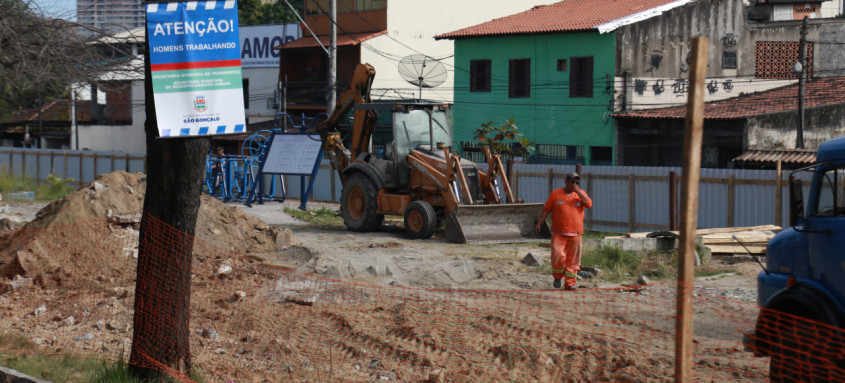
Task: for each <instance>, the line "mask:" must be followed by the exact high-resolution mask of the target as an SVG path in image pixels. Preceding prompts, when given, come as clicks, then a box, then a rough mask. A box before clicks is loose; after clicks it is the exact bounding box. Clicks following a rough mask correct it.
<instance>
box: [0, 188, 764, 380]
mask: <svg viewBox="0 0 845 383" xmlns="http://www.w3.org/2000/svg"><path fill="white" fill-rule="evenodd" d="M98 182H99V184H100V185H99V186H97V185H95V184H96V183H98ZM143 183H144V181H143V177H142V176H141V175H139V174H126V173H122V172H118V173H113V174H111V175H107V176H106V177H104V178H103V177H101V179H99V180H98V181H95V182H94V183H92V184H91V185H89V186H86V187H84V188H82V189H80V190H79V191H77V192H75V193H73V194H71V195H69V196H68V197H66V198H65V199H64V201H58V202H56V203H52V204H49V205H47V204H44V203H29V202H13V201H3V203H2V205H0V225H1V226H3V227H0V229H7V230H8V229H20V228H27V229H41V228H48V227H51V226H54V225H61V224H63V225H69V224H73V222H74V221H80V222H81V221H90V220H93V219H100V218H104V216H106V215H111V214H129V213H138V212H140V211H141V209H142V206H143V205H142V201H143V193H144V189H145V187H144V185H143ZM127 186H129V187H127ZM597 203H600V201H599V202H597ZM202 205H203V207H202V208H201V211H200V214H199V216H198V222H197V232H196V237H197V238H199V239H200V240H203V241H207V242H210V243H212V244H213V245H214V246H217V247H219V248H221V249H224V250H226V251H230V252H231V253H232V254H233V256H243V257H246V258H248V259H250V260H254V261H258V262H261V263H266V264H271V265H276V266H282V267H284V268H289V269H292V270H295V271H297V272H298V273H302V274H313V275H316V276H317V277H320V278H328V279H331V280H337V281H339V282H352V283H354V284H355V285H359V286H360V285H374V286H386V287H413V288H431V289H439V290H443V289H445V290H468V291H517V290H551V289H552V288H551V282H552V278H551V276H550V275H548V274H547V273H546V272H541V271H539V270H541V269H540V268H538V267H536V266H527V265H525V264H523V263H522V262H521V260H522V259H523V258H524V257H525V256H526V255H527V254H528V253H533V254H535V255H537V256H538V257H539V258H540V259H542V260H545V261H546V262H548V258H549V248H548V247H544V246H542V245H541V244H539V243H528V244H478V245H461V244H451V243H448V242H447V241H446V240H445V238H444V237H443V235H442V231H440V232H438V233H436V234H435V237H434V238H432V239H429V240H409V239H406V237H405V236H404V234H403V231H402V228H401V225H400V224H399V223H396V222H389V223H388V224H387V225H386V226H385V227H384V230H381V231H379V232H373V233H355V232H351V231H348V230H346V229H345V228H344V227H342V226H331V227H320V226H315V225H312V224H309V223H307V222H303V221H299V220H297V219H295V218H293V217H291V216H290V215H288V214H286V213H285V212H284V211H283V210H284V208H285V207H289V208H293V209H296V208H297V207H298V206H299V205H300V201H299V200H288V201H285V202H277V201H272V200H270V201H265V203H264V204H257V203H254V204H253V205H252V207H247V206H245V205H244V204H243V203H242V202H229V203H225V204H224V203H222V202H220V201H218V200H215V199H213V198H210V197H208V196H203V204H202ZM321 207H326V208H329V209H332V210H336V209H338V207H339V206H338V205H337V204H332V203H320V202H310V203H308V208H309V209H319V208H321ZM24 225H26V226H24ZM264 233H268V235H272V237H273V238H274V240H272V241H266V240H263V239H261V238H258V236H259V235H264ZM266 243H271V244H273V245H272V246H269V247H268V246H265V245H262V244H266ZM5 262H7V263H8V262H9V261H8V260H5ZM50 262H51V263H61V262H62V260H61V259H54V260H51V261H50ZM712 262H714V266H715V267H716V268H719V267H723V268H724V269H725V270H730V271H731V272H729V273H725V274H718V275H714V276H709V277H700V278H697V279H696V281H695V286H696V287H697V288H703V289H706V290H708V291H710V292H712V293H713V294H715V295H719V296H722V297H727V298H729V299H731V300H734V301H737V302H741V303H743V304H746V305H748V306H753V304H754V302H755V301H756V275H757V273H758V272H759V271H760V266H759V265H757V264H756V263H753V262H740V263H733V262H732V263H730V264H728V263H725V264H721V261H720V260H719V259H714V260H713V261H712ZM29 263H30V264H32V263H34V262H29ZM68 263H70V262H68ZM89 266H90V265H89ZM63 267H64V268H63V272H67V273H68V275H71V276H72V278H89V279H90V280H100V279H101V278H102V276H101V275H100V274H101V273H103V271H102V270H97V269H96V268H94V269H88V270H86V269H84V268H79V267H84V265H82V266H79V265H74V266H71V265H69V264H67V265H63ZM74 267H77V268H76V269H75V268H74ZM38 272H39V270H38V267H33V270H30V275H25V277H28V278H36V275H35V274H37V273H38ZM212 277H213V276H212ZM633 277H634V279H636V276H633ZM69 278H71V277H69ZM132 279H133V278H128V277H127V278H125V279H124V278H118V279H117V280H116V281H115V283H124V284H126V286H120V288H122V289H123V290H125V291H130V293H129V296H130V297H131V296H132V294H131V291H132V290H133V289H134V285H132ZM219 283H220V284H223V283H225V284H226V286H222V287H221V286H213V288H214V289H222V290H223V291H224V293H228V294H232V293H235V292H238V291H249V287H242V286H239V285H238V279H234V280H226V281H225V282H223V281H221V282H219ZM578 283H579V285H580V286H581V287H583V288H586V291H590V290H591V289H612V288H616V287H620V286H621V285H622V284H620V283H611V282H606V281H603V280H601V279H598V278H594V279H585V280H579V282H578ZM67 285H68V284H66V286H67ZM663 288H664V289H670V290H671V289H672V288H674V285H673V284H672V283H671V282H670V283H667V284H665V285H664V287H663ZM578 293H579V292H576V294H578ZM39 294H40V293H39V292H38V287H35V286H33V287H31V288H29V289H22V290H20V291H12V292H7V293H5V294H0V306H6V311H5V312H4V313H3V315H0V328H6V329H14V330H16V331H20V332H21V333H22V334H43V333H45V331H47V329H46V327H49V328H50V329H52V328H54V327H55V326H56V323H57V321H59V322H61V323H64V322H62V321H63V320H64V321H66V318H65V317H67V316H68V314H67V312H64V313H55V314H52V315H51V316H50V319H47V320H45V321H40V320H34V319H31V318H32V313H31V308H29V307H25V306H26V303H27V301H26V299H27V297H35V296H38V295H39ZM195 294H196V297H197V299H193V298H192V302H202V300H201V297H202V296H203V294H204V292H203V291H196V292H195ZM41 295H46V294H43V293H41ZM81 295H82V294H76V295H73V297H74V298H73V299H75V300H76V301H75V302H73V303H72V305H73V306H74V307H76V306H79V305H86V304H88V303H86V302H90V301H96V297H84V296H81ZM123 296H126V294H124V295H123ZM583 297H584V299H585V300H587V302H579V303H581V304H585V305H586V306H584V307H590V308H591V309H592V307H593V306H594V305H597V304H599V305H600V304H601V302H589V300H590V299H591V298H590V297H591V295H589V294H585V295H583ZM118 302H122V301H118ZM62 303H63V304H70V303H68V302H66V301H65V302H62ZM641 304H647V303H641ZM48 306H49V305H48ZM51 309H52V308H51V307H48V310H51ZM131 309H132V307H131V306H121V307H119V308H118V311H120V313H119V315H115V317H116V318H120V323H119V324H110V325H109V326H110V327H108V326H107V329H116V330H115V335H114V336H115V337H116V338H120V340H121V346H120V347H123V350H122V351H123V352H126V351H128V346H126V344H127V342H128V341H129V337H130V336H131V334H132V332H131V329H130V326H131V323H132V319H131ZM213 309H214V308H213V307H209V308H200V309H199V311H200V312H204V311H205V310H213ZM27 310H29V311H27ZM80 310H81V309H80V308H79V307H76V308H75V309H74V311H80ZM416 310H420V308H417V309H416ZM251 315H266V316H267V318H256V319H255V320H252V321H251V322H252V323H263V322H262V321H263V320H264V319H266V321H267V322H272V321H273V320H274V316H275V315H277V314H276V313H274V312H273V311H272V310H265V311H257V312H255V313H251ZM24 317H26V318H30V319H26V320H22V318H24ZM198 319H199V318H198ZM415 320H420V321H424V320H425V318H424V316H423V317H422V318H417V319H415ZM722 320H723V318H720V317H718V316H713V317H709V318H706V319H705V322H704V323H708V322H710V323H714V324H716V323H719V322H720V321H722ZM431 321H435V322H436V321H437V318H431ZM228 322H229V323H226V325H225V327H224V326H223V325H222V324H221V325H220V327H218V332H222V330H221V329H223V328H226V329H227V331H228V332H231V333H233V334H245V333H250V332H252V331H253V327H250V326H252V325H249V324H246V323H244V324H243V325H242V326H243V328H238V326H241V325H240V324H239V322H238V321H228ZM433 323H434V322H433ZM203 325H208V324H207V323H205V324H203ZM417 327H418V329H424V328H426V326H425V325H423V324H421V323H420V324H418V326H417ZM705 327H706V326H705ZM51 331H53V330H49V331H47V332H48V333H50V332H51ZM74 331H75V330H74ZM255 331H259V330H258V328H256V329H255ZM361 331H366V330H361ZM372 331H373V332H374V333H375V332H376V331H377V329H372ZM665 331H668V332H671V329H665ZM54 333H55V335H54V336H53V339H52V340H45V339H42V338H43V337H41V336H39V338H38V339H36V342H37V343H39V344H40V343H43V342H48V343H49V344H59V343H61V338H62V337H67V338H69V339H72V338H73V337H74V336H78V333H72V332H70V330H62V329H61V328H59V329H56V330H55V331H54ZM315 335H316V336H317V337H319V336H320V334H315ZM236 336H237V335H236ZM259 336H260V335H259ZM264 336H266V337H267V338H269V339H271V340H274V339H275V341H281V340H279V339H278V338H276V337H275V335H273V334H264ZM300 336H302V335H300ZM730 337H733V335H730ZM57 338H58V339H57ZM247 338H248V337H247ZM317 339H318V338H315V340H314V341H315V342H317ZM306 341H307V340H306ZM584 341H585V342H589V339H587V340H584ZM737 341H738V338H737ZM203 342H207V340H206V341H203V340H201V341H200V343H199V344H200V345H202V344H204V343H203ZM106 343H108V342H104V343H103V344H106ZM113 343H117V342H116V341H115V342H113ZM192 343H193V342H192ZM103 347H104V348H105V347H106V346H103ZM193 347H200V348H201V346H197V345H194V346H193ZM205 347H210V346H208V345H205ZM214 347H218V346H214ZM220 347H221V348H219V349H218V351H217V352H216V354H215V353H211V354H210V355H211V356H204V357H203V358H201V359H200V360H195V363H196V364H198V365H202V366H203V367H202V368H203V369H204V370H205V371H206V374H208V375H210V376H215V377H217V376H232V377H237V378H239V379H240V380H238V379H236V380H235V381H255V382H262V381H274V380H273V379H272V378H253V379H252V380H247V379H246V378H248V377H249V376H250V375H249V374H250V372H249V371H250V370H244V369H243V368H238V367H237V366H239V365H240V364H239V363H241V362H237V361H236V360H235V359H231V360H230V359H225V358H227V357H228V355H231V358H234V357H235V356H236V352H234V351H231V350H225V347H222V346H220ZM667 347H671V344H667ZM220 350H223V351H220ZM730 352H737V351H736V350H733V351H730ZM353 354H354V353H353ZM203 355H206V354H203ZM356 355H357V354H356ZM743 356H744V358H743V360H747V362H738V363H739V364H738V365H737V366H732V367H733V368H738V369H746V370H747V369H751V370H748V371H752V372H748V371H746V372H745V373H744V374H751V375H752V376H757V377H759V371H758V370H757V369H758V368H759V363H760V361H759V359H756V360H755V358H752V357H748V358H747V359H746V358H745V357H746V356H748V355H747V353H746V354H743ZM627 357H630V358H632V359H633V362H631V363H632V365H637V363H638V362H637V358H638V356H637V355H635V354H632V355H628V356H627ZM641 357H642V360H641V362H642V363H641V364H642V366H643V368H646V367H647V366H649V365H652V364H653V363H655V362H654V361H653V358H652V356H650V355H645V354H644V355H642V356H641ZM550 360H552V359H550ZM387 362H388V361H387V360H385V359H382V360H381V363H384V364H386V363H387ZM397 363H398V362H397ZM660 363H661V365H663V364H665V363H671V360H670V361H668V362H665V361H661V362H660ZM436 367H437V366H433V367H432V368H433V369H435V368H436ZM287 368H288V371H289V372H290V371H294V369H295V367H294V368H292V367H290V366H288V367H287ZM359 368H360V366H358V365H356V367H355V369H356V371H357V370H358V369H359ZM647 370H648V369H647ZM268 371H270V370H269V369H268ZM715 371H718V369H716V370H715ZM726 371H727V370H726ZM353 372H354V371H353ZM435 372H436V371H435ZM452 373H455V371H452ZM717 373H718V372H717ZM727 373H728V372H726V374H727ZM734 373H735V372H734ZM441 374H442V372H441ZM644 374H646V375H644V377H643V378H644V379H645V381H654V379H657V380H664V379H669V378H670V377H671V368H670V370H666V371H657V372H654V371H651V372H648V371H646V372H644ZM650 374H654V375H650ZM268 376H272V374H270V375H268ZM368 376H369V377H373V376H375V377H376V378H375V379H373V380H385V379H382V376H381V375H372V374H371V375H368ZM385 376H388V377H391V376H392V379H390V380H401V379H396V375H395V374H394V375H389V374H388V375H385ZM446 376H447V378H448V377H449V375H448V373H447V375H446ZM530 376H532V375H529V376H526V377H530ZM538 376H542V375H538ZM453 378H454V376H453ZM534 378H537V377H536V376H535V377H534ZM367 379H369V378H367ZM367 379H364V380H367ZM351 380H353V381H355V380H358V379H356V378H355V377H354V375H353V377H352V378H351ZM447 380H450V379H447ZM752 380H753V379H752ZM213 381H217V380H213ZM224 381H225V380H224Z"/></svg>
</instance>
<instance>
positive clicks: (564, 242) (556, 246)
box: [552, 235, 581, 287]
mask: <svg viewBox="0 0 845 383" xmlns="http://www.w3.org/2000/svg"><path fill="white" fill-rule="evenodd" d="M579 270H581V236H580V235H577V236H565V235H552V276H554V278H555V279H561V278H563V286H564V287H570V286H575V281H576V280H577V278H578V271H579Z"/></svg>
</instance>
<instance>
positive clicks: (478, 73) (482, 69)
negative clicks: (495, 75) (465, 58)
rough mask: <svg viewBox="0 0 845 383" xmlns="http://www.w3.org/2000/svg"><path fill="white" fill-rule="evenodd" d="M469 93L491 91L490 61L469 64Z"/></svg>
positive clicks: (477, 61) (472, 61)
mask: <svg viewBox="0 0 845 383" xmlns="http://www.w3.org/2000/svg"><path fill="white" fill-rule="evenodd" d="M469 91H470V92H489V91H490V60H471V61H470V62H469Z"/></svg>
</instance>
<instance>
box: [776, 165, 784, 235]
mask: <svg viewBox="0 0 845 383" xmlns="http://www.w3.org/2000/svg"><path fill="white" fill-rule="evenodd" d="M781 165H782V163H781V160H778V164H777V167H776V168H775V174H776V176H775V225H777V226H780V227H783V186H782V185H781V178H782V177H783V174H782V171H783V169H782V168H781Z"/></svg>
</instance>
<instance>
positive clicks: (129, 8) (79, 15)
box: [76, 0, 146, 37]
mask: <svg viewBox="0 0 845 383" xmlns="http://www.w3.org/2000/svg"><path fill="white" fill-rule="evenodd" d="M76 20H77V22H79V23H80V24H82V25H84V26H87V27H90V28H94V29H99V30H103V31H105V32H106V33H107V34H114V33H119V32H123V31H128V30H132V29H136V28H143V27H144V23H145V22H146V18H145V15H144V4H143V1H141V0H76ZM79 34H80V36H82V37H93V36H95V35H100V34H95V33H94V32H92V31H90V30H88V29H85V28H80V30H79Z"/></svg>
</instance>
